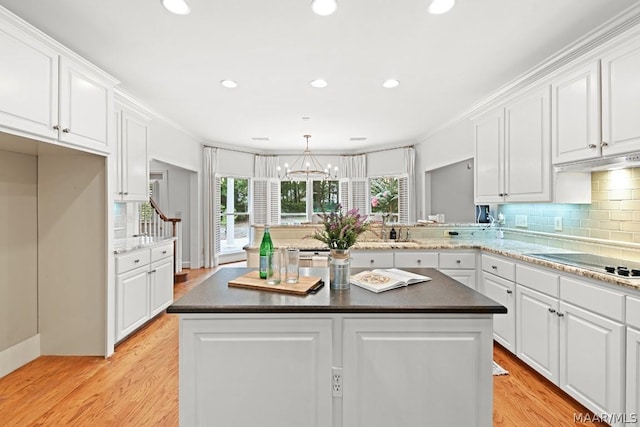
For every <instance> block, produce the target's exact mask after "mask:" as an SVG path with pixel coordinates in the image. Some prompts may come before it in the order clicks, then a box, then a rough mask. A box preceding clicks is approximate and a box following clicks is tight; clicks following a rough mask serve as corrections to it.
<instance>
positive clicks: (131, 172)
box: [120, 111, 149, 201]
mask: <svg viewBox="0 0 640 427" xmlns="http://www.w3.org/2000/svg"><path fill="white" fill-rule="evenodd" d="M121 127H122V129H121V132H122V150H121V154H122V157H121V159H120V160H121V162H122V189H121V190H120V191H121V192H122V195H121V196H122V199H123V200H128V201H148V200H149V162H148V160H147V144H148V132H149V128H148V126H147V123H146V122H145V121H144V120H143V119H142V118H139V117H138V116H136V115H134V114H131V113H129V112H128V111H123V112H122V124H121Z"/></svg>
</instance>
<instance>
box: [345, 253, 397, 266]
mask: <svg viewBox="0 0 640 427" xmlns="http://www.w3.org/2000/svg"><path fill="white" fill-rule="evenodd" d="M351 266H352V267H356V268H390V267H393V252H374V251H362V252H361V251H353V252H352V253H351Z"/></svg>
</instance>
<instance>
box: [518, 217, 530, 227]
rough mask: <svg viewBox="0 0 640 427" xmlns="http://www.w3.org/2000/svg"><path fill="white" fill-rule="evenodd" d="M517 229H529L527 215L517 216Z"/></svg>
mask: <svg viewBox="0 0 640 427" xmlns="http://www.w3.org/2000/svg"><path fill="white" fill-rule="evenodd" d="M516 227H524V228H528V227H529V224H528V223H527V216H526V215H516Z"/></svg>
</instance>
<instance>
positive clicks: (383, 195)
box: [369, 177, 398, 215]
mask: <svg viewBox="0 0 640 427" xmlns="http://www.w3.org/2000/svg"><path fill="white" fill-rule="evenodd" d="M369 188H370V191H369V193H370V196H371V213H380V214H383V213H388V214H395V215H397V214H398V178H395V177H394V178H388V177H387V178H372V179H371V180H369Z"/></svg>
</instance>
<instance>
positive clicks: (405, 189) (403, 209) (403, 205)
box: [398, 176, 409, 224]
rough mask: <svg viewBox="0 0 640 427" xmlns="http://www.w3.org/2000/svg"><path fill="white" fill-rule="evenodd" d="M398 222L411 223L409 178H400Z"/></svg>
mask: <svg viewBox="0 0 640 427" xmlns="http://www.w3.org/2000/svg"><path fill="white" fill-rule="evenodd" d="M398 222H399V223H400V224H408V223H409V177H408V176H399V177H398Z"/></svg>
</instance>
